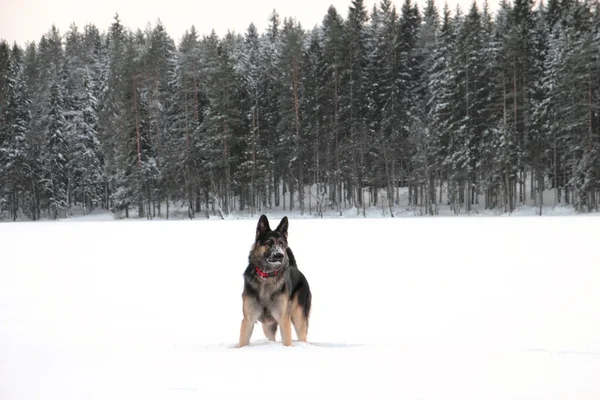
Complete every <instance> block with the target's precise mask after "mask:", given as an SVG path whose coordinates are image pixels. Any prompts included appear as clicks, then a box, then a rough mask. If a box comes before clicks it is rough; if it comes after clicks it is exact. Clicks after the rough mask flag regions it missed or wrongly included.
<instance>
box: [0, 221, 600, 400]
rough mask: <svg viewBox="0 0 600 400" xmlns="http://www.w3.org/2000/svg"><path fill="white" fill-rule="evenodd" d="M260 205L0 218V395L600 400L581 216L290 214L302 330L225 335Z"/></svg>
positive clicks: (594, 295) (593, 228)
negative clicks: (307, 296)
mask: <svg viewBox="0 0 600 400" xmlns="http://www.w3.org/2000/svg"><path fill="white" fill-rule="evenodd" d="M90 218H97V217H95V216H94V217H90ZM98 219H99V218H98ZM257 220H258V218H255V219H242V220H225V221H220V220H217V219H210V220H195V221H189V220H188V221H186V220H181V221H145V220H137V221H124V220H119V221H115V220H112V221H101V220H95V221H94V220H86V219H82V220H75V219H71V220H69V222H19V223H12V224H11V223H4V224H0V243H2V246H3V261H2V264H1V265H0V399H3V400H25V399H27V400H29V399H44V400H55V399H56V400H84V399H94V400H95V399H98V400H100V399H102V400H121V399H123V400H131V399H144V400H151V399H169V400H178V399H205V398H206V399H224V398H236V399H239V398H244V399H271V398H273V399H275V398H276V399H281V398H290V399H300V398H302V399H316V398H328V397H330V396H335V398H342V399H344V398H357V399H358V398H360V399H371V398H372V399H398V398H402V399H415V400H416V399H439V400H454V399H456V400H466V399H474V400H475V399H477V400H482V399H485V400H491V399H511V400H513V399H536V400H542V399H543V400H554V399H569V400H587V399H595V400H596V399H598V398H600V379H598V377H600V318H599V317H598V316H599V315H600V290H598V285H599V284H600V279H599V278H600V270H599V269H598V262H597V255H596V250H595V249H596V248H597V247H596V246H597V235H596V234H595V233H596V232H597V230H598V223H599V222H600V219H598V217H597V216H595V215H594V216H591V215H585V216H584V215H579V216H560V217H549V216H548V217H528V216H522V217H519V218H502V217H478V218H471V217H469V218H464V217H452V218H446V217H435V218H395V219H391V218H368V219H362V218H356V219H342V218H340V219H334V218H325V219H295V218H294V219H291V220H290V228H289V229H290V230H289V234H290V244H291V246H292V248H293V250H294V253H295V255H296V258H297V261H298V263H299V266H300V268H301V269H302V270H303V271H304V273H305V274H306V276H307V278H308V279H309V282H310V284H311V289H312V291H313V306H314V308H313V312H312V316H311V320H310V327H309V333H308V340H309V343H298V342H295V343H294V346H293V347H291V348H286V347H283V346H282V345H281V343H280V342H277V343H269V342H268V341H266V340H265V338H264V335H263V333H262V329H261V328H260V326H259V325H257V326H256V327H255V329H254V335H253V337H252V341H251V345H250V346H249V347H246V348H242V349H238V348H235V345H236V342H237V339H238V334H239V326H240V321H241V316H242V314H241V296H240V295H241V290H242V276H241V274H242V272H243V270H244V268H245V266H246V262H247V254H248V250H249V248H250V245H251V242H252V238H253V236H254V230H255V227H256V221H257ZM276 222H278V220H276V219H274V217H272V219H271V225H272V226H274V225H276ZM277 339H278V341H279V340H280V336H279V334H278V335H277Z"/></svg>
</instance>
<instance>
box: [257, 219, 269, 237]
mask: <svg viewBox="0 0 600 400" xmlns="http://www.w3.org/2000/svg"><path fill="white" fill-rule="evenodd" d="M270 231H271V227H270V226H269V220H268V219H267V216H266V215H264V214H263V215H261V216H260V218H259V220H258V225H257V226H256V239H258V237H259V236H261V235H264V234H265V233H267V232H270Z"/></svg>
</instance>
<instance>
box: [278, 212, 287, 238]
mask: <svg viewBox="0 0 600 400" xmlns="http://www.w3.org/2000/svg"><path fill="white" fill-rule="evenodd" d="M288 225H289V223H288V218H287V217H283V218H282V219H281V222H280V223H279V225H278V226H277V229H275V231H276V232H279V233H281V234H282V235H283V236H284V237H285V238H286V239H287V238H288Z"/></svg>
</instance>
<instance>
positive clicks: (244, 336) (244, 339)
mask: <svg viewBox="0 0 600 400" xmlns="http://www.w3.org/2000/svg"><path fill="white" fill-rule="evenodd" d="M254 324H255V322H253V321H250V320H249V319H248V318H244V319H243V320H242V326H241V327H240V343H239V347H244V346H247V345H248V343H250V337H252V331H253V330H254Z"/></svg>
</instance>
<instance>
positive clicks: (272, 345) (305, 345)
mask: <svg viewBox="0 0 600 400" xmlns="http://www.w3.org/2000/svg"><path fill="white" fill-rule="evenodd" d="M364 346H366V345H364V344H357V343H333V342H300V341H297V340H294V342H293V344H292V346H291V347H286V346H284V345H283V343H281V342H273V341H270V340H268V339H260V340H254V341H251V342H250V344H248V345H247V346H244V347H242V348H239V347H238V344H237V343H220V344H213V345H211V344H209V345H206V346H202V348H204V349H210V350H217V349H236V350H245V349H290V350H291V349H298V348H300V349H316V348H319V349H320V348H329V349H339V348H347V347H364Z"/></svg>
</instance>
